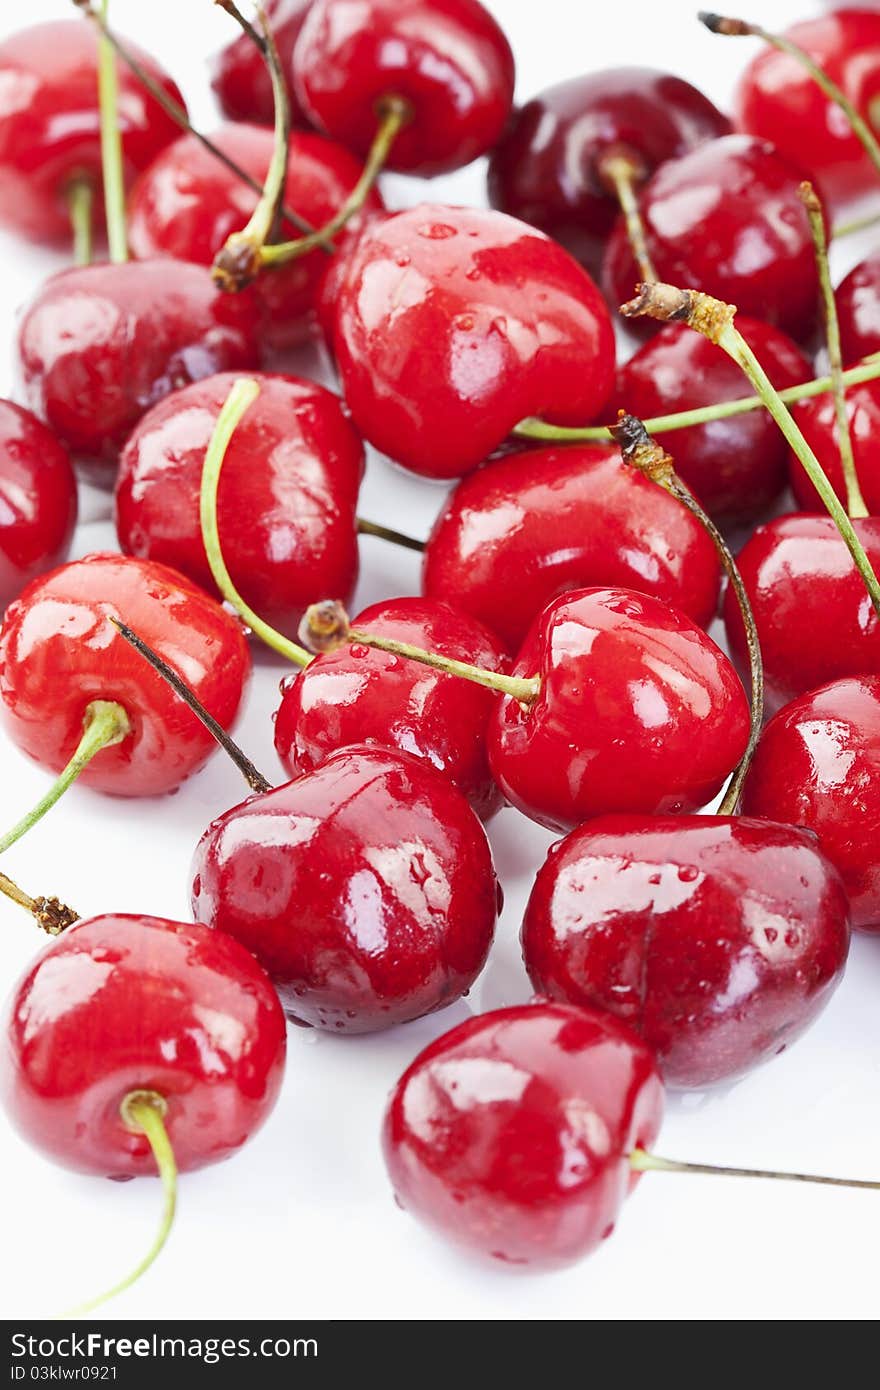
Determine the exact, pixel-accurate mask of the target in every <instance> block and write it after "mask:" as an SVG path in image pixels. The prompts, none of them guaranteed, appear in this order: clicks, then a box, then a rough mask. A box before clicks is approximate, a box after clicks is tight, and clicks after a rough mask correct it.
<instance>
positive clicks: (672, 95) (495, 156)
mask: <svg viewBox="0 0 880 1390" xmlns="http://www.w3.org/2000/svg"><path fill="white" fill-rule="evenodd" d="M729 130H730V122H729V121H728V119H727V117H726V116H723V115H722V114H721V112H720V111H719V110H718V109H717V108H716V107H715V106H713V105H712V103H711V101H710V100H709V98H708V97H705V96H703V93H702V92H699V91H697V89H696V87H692V86H691V84H690V83H689V82H685V81H683V79H682V78H680V77H673V76H672V74H671V73H666V72H657V71H655V70H654V69H652V68H607V69H605V70H604V71H602V72H591V73H587V74H585V75H584V76H582V77H573V78H569V80H568V81H567V82H559V83H557V84H556V85H555V86H553V87H548V88H547V89H546V91H543V92H540V93H539V94H538V96H536V97H532V99H531V100H530V101H527V102H526V104H525V105H524V106H521V107H520V108H519V110H518V111H517V112H515V114H514V115H513V117H512V119H511V120H510V122H509V123H508V126H507V129H506V131H505V132H504V135H503V136H502V138H501V140H500V141H499V142H498V144H497V145H496V146H495V148H494V150H493V151H492V156H491V159H490V161H489V200H490V202H491V203H492V206H493V207H496V208H500V209H501V211H502V212H509V213H512V215H513V216H514V217H521V218H522V220H523V222H530V223H531V224H532V225H533V226H535V227H540V228H541V230H542V231H544V232H546V233H547V234H548V236H552V237H554V238H555V239H556V240H557V241H559V242H561V243H562V245H563V246H564V247H565V248H566V250H568V251H570V252H571V254H572V255H573V256H576V257H577V259H578V260H579V261H581V262H582V263H583V264H584V265H585V266H587V268H588V269H589V270H591V271H596V270H598V268H599V264H600V262H601V259H602V248H603V246H604V244H605V241H606V239H607V238H608V236H609V234H610V232H611V229H612V227H613V226H614V223H615V220H616V218H617V214H618V212H619V210H620V209H619V204H618V201H617V198H616V196H615V193H614V188H613V185H612V184H611V183H610V182H609V180H608V177H607V174H605V173H603V168H602V161H603V159H607V158H609V157H610V158H622V159H624V160H626V162H627V164H628V165H629V166H630V168H631V170H632V178H633V182H634V183H635V184H641V183H643V182H644V181H645V179H647V178H648V177H649V176H650V175H651V174H653V172H654V170H655V169H656V168H657V165H658V164H661V163H662V162H663V161H664V160H666V159H672V158H673V157H674V156H676V155H680V154H686V153H687V151H688V150H691V149H694V148H695V147H696V146H697V145H699V144H702V142H703V141H704V140H710V139H713V138H714V137H716V136H719V135H726V134H727V133H728V131H729Z"/></svg>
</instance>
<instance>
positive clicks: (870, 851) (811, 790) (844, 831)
mask: <svg viewBox="0 0 880 1390" xmlns="http://www.w3.org/2000/svg"><path fill="white" fill-rule="evenodd" d="M742 804H743V811H744V813H745V814H746V815H748V816H761V817H763V818H765V819H768V820H779V821H787V822H789V823H790V824H791V825H803V826H806V828H807V829H808V830H812V831H814V832H815V833H816V835H818V837H819V844H820V846H821V848H822V850H823V851H824V853H825V854H826V855H827V856H828V858H829V859H830V860H831V862H832V864H834V865H835V866H836V868H837V869H839V871H840V874H841V876H842V878H843V882H844V886H845V888H846V891H847V894H848V896H849V901H850V907H851V909H852V922H853V926H854V927H855V928H856V929H858V930H861V931H870V932H877V931H880V842H878V838H877V826H878V824H880V677H878V676H874V675H871V676H851V677H848V678H846V679H843V680H837V681H829V682H828V684H827V685H823V686H820V688H819V689H818V690H812V691H810V692H809V693H808V694H806V695H802V696H801V697H800V698H799V699H798V700H794V701H793V702H792V703H791V704H790V705H786V707H785V709H782V710H780V711H779V713H778V714H777V715H776V716H775V718H773V719H771V720H770V723H769V724H768V725H767V727H766V729H765V730H764V732H763V734H762V736H761V741H760V743H759V744H758V749H757V752H756V754H755V758H754V761H753V763H752V766H751V770H750V771H749V775H748V777H747V778H746V782H745V787H744V789H743V803H742Z"/></svg>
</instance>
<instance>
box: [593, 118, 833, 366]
mask: <svg viewBox="0 0 880 1390" xmlns="http://www.w3.org/2000/svg"><path fill="white" fill-rule="evenodd" d="M804 177H805V175H804V173H803V171H802V170H800V169H798V168H797V167H796V166H795V165H793V164H790V163H789V162H788V160H786V159H783V157H782V156H781V155H780V154H778V153H777V152H776V150H775V149H774V148H773V146H772V145H770V144H768V143H767V142H766V141H763V140H756V139H755V138H754V137H752V136H749V135H725V136H722V138H721V139H720V140H709V141H707V142H706V143H705V144H704V145H700V146H699V148H698V149H696V150H692V151H691V152H690V154H685V155H682V156H681V157H680V158H678V159H670V160H667V162H666V163H665V164H661V165H660V167H659V169H658V170H657V172H656V173H655V174H654V175H653V177H652V178H650V179H649V180H648V182H647V183H646V184H645V186H644V188H643V189H642V191H641V193H640V195H639V208H640V210H641V214H642V220H643V222H644V224H645V232H646V238H647V245H648V251H649V252H650V255H651V258H652V260H653V263H654V268H655V269H656V271H657V275H658V277H659V278H660V279H661V280H665V281H668V282H669V283H670V284H672V285H680V286H681V287H682V288H683V289H695V290H704V291H705V292H706V293H707V294H712V295H716V296H717V297H718V298H720V299H723V300H725V301H728V302H730V303H732V304H736V305H737V307H738V308H739V310H740V312H741V313H743V314H746V315H748V316H749V317H752V318H757V319H762V320H763V321H764V322H766V323H769V324H771V325H773V326H774V327H777V328H782V329H783V330H784V331H785V332H786V333H790V334H791V336H792V337H793V338H796V339H797V340H798V341H801V340H803V339H804V338H805V337H807V336H808V335H809V334H810V332H811V330H812V328H813V326H814V324H815V322H816V314H817V309H818V295H817V292H816V266H815V257H814V251H813V241H812V237H811V236H810V228H809V224H808V222H807V215H806V212H805V211H804V206H803V203H802V202H801V199H800V196H799V194H798V188H799V186H800V183H801V180H802V179H803V178H804ZM643 278H644V277H643V276H642V275H640V274H639V271H638V269H637V267H636V264H635V261H634V260H633V256H632V252H631V250H630V246H629V242H628V240H627V236H626V228H625V226H624V223H623V220H622V219H620V220H618V223H617V225H616V227H615V229H614V231H613V232H612V234H611V238H610V240H609V242H608V246H607V248H606V251H605V258H604V261H603V266H602V285H603V288H604V289H605V292H606V295H607V297H608V299H609V302H610V303H611V304H613V305H618V304H622V303H623V302H624V301H625V300H628V299H631V298H632V294H633V287H634V286H635V284H636V283H637V281H639V280H642V279H643ZM638 322H639V323H642V324H644V322H645V321H644V320H638Z"/></svg>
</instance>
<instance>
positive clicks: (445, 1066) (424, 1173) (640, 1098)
mask: <svg viewBox="0 0 880 1390" xmlns="http://www.w3.org/2000/svg"><path fill="white" fill-rule="evenodd" d="M662 1118H663V1083H662V1082H661V1080H660V1075H659V1073H658V1071H657V1064H656V1062H655V1060H654V1056H653V1053H652V1052H651V1050H650V1048H648V1047H647V1046H646V1044H645V1043H644V1042H642V1040H641V1039H640V1038H639V1037H637V1036H636V1034H635V1033H633V1032H631V1031H630V1029H629V1028H627V1027H626V1026H625V1025H624V1024H622V1023H620V1022H618V1020H617V1019H616V1018H613V1017H612V1016H611V1015H610V1014H600V1013H598V1012H597V1011H594V1010H591V1009H575V1008H572V1007H571V1006H570V1005H568V1004H553V1003H544V1002H538V1003H534V1004H527V1005H523V1006H521V1007H519V1008H512V1009H496V1010H495V1011H494V1012H492V1013H488V1014H483V1015H482V1016H481V1017H478V1018H470V1019H468V1020H467V1022H466V1023H461V1024H459V1026H458V1027H457V1028H453V1029H451V1031H450V1032H448V1033H445V1034H444V1035H443V1036H442V1037H441V1038H437V1039H436V1041H435V1042H432V1043H430V1044H429V1046H428V1047H426V1048H425V1049H424V1051H422V1052H420V1053H419V1055H418V1057H416V1059H415V1061H414V1062H413V1063H412V1065H411V1066H410V1067H409V1069H408V1070H407V1071H405V1072H404V1074H403V1076H402V1077H401V1078H400V1080H399V1081H398V1083H397V1085H396V1086H395V1088H394V1091H393V1092H392V1094H391V1099H390V1101H389V1103H388V1109H387V1111H386V1113H385V1124H384V1128H383V1135H382V1143H383V1149H384V1153H385V1162H386V1164H387V1166H388V1172H389V1175H390V1177H391V1182H392V1184H393V1187H394V1191H395V1195H396V1197H397V1200H398V1202H399V1203H400V1205H401V1206H402V1207H404V1208H405V1209H406V1210H407V1211H410V1212H412V1214H413V1216H416V1217H418V1218H419V1220H421V1221H424V1222H425V1224H426V1225H428V1226H430V1227H432V1228H433V1229H434V1230H435V1231H437V1232H439V1233H440V1234H441V1235H443V1236H446V1237H448V1238H449V1239H451V1240H453V1241H455V1242H456V1244H458V1245H464V1246H465V1247H466V1248H467V1249H469V1250H471V1251H475V1252H476V1253H477V1254H480V1255H483V1256H485V1257H488V1258H490V1259H492V1260H501V1261H504V1262H505V1263H506V1264H512V1265H522V1266H526V1267H527V1268H529V1269H553V1268H556V1267H558V1266H559V1265H564V1264H568V1263H570V1262H571V1261H572V1260H577V1259H580V1258H582V1257H583V1256H584V1255H588V1254H590V1252H591V1251H592V1250H595V1249H596V1247H597V1246H598V1245H599V1244H600V1242H601V1241H603V1240H604V1239H605V1238H606V1237H607V1236H610V1235H611V1233H612V1231H613V1230H614V1227H615V1225H616V1223H617V1219H618V1214H619V1212H620V1208H621V1207H622V1205H623V1203H624V1201H625V1199H626V1198H627V1197H628V1196H629V1194H630V1193H631V1192H632V1190H633V1188H634V1187H635V1184H636V1182H637V1180H638V1178H637V1175H636V1173H634V1171H633V1169H632V1166H631V1164H630V1155H631V1153H632V1152H633V1150H634V1149H642V1148H643V1149H650V1147H651V1145H652V1144H653V1143H654V1140H655V1139H656V1137H657V1133H658V1131H659V1129H660V1122H661V1120H662Z"/></svg>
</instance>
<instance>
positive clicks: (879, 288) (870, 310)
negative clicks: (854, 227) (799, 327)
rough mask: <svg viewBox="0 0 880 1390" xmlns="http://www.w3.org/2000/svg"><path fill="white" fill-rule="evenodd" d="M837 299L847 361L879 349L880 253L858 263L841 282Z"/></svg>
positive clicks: (855, 359) (841, 335)
mask: <svg viewBox="0 0 880 1390" xmlns="http://www.w3.org/2000/svg"><path fill="white" fill-rule="evenodd" d="M835 299H836V301H837V317H838V319H839V321H840V342H841V347H842V349H843V358H844V361H845V362H856V361H858V360H859V359H860V358H862V357H867V356H868V355H869V354H870V353H872V352H880V255H876V256H868V257H866V259H865V260H863V261H861V262H860V263H859V264H858V265H857V266H855V267H854V268H853V269H852V270H851V271H850V272H849V274H848V275H847V276H846V278H845V279H844V280H842V281H841V283H840V285H839V287H838V290H837V293H836V295H835Z"/></svg>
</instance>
